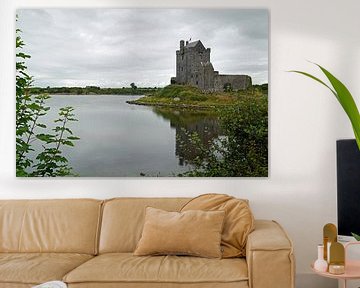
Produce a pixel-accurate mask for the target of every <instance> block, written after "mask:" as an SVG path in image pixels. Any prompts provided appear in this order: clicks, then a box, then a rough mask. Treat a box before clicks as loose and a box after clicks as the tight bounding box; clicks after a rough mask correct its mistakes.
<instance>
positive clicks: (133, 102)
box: [126, 100, 231, 110]
mask: <svg viewBox="0 0 360 288" xmlns="http://www.w3.org/2000/svg"><path fill="white" fill-rule="evenodd" d="M126 103H127V104H130V105H140V106H154V107H169V108H180V109H197V110H211V109H215V108H217V107H226V106H231V105H224V104H223V105H197V104H184V103H179V104H177V103H161V102H153V103H149V102H141V101H137V100H128V101H126Z"/></svg>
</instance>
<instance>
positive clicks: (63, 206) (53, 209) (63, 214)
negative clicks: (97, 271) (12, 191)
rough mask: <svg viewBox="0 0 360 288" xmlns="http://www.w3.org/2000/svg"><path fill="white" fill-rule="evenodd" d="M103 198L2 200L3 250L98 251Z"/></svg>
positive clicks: (0, 236) (0, 204)
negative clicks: (100, 199) (101, 199)
mask: <svg viewBox="0 0 360 288" xmlns="http://www.w3.org/2000/svg"><path fill="white" fill-rule="evenodd" d="M101 205H102V201H98V200H92V199H64V200H0V227H1V229H0V239H1V241H0V253H1V252H3V253H6V252H15V253H16V252H27V253H40V252H49V253H51V252H58V253H83V254H95V253H96V251H97V237H98V229H99V222H100V215H101Z"/></svg>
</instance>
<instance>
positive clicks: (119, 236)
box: [99, 198, 189, 253]
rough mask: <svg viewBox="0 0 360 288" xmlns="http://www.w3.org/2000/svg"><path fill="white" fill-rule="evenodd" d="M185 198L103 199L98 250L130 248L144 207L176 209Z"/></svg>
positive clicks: (140, 222) (177, 209) (130, 249)
mask: <svg viewBox="0 0 360 288" xmlns="http://www.w3.org/2000/svg"><path fill="white" fill-rule="evenodd" d="M188 201H189V198H115V199H111V200H107V201H105V203H104V209H103V216H102V224H101V234H100V244H99V253H117V252H134V250H135V247H136V244H137V243H138V242H139V239H140V237H141V232H142V228H143V225H144V216H145V208H146V207H147V206H151V207H154V208H158V209H163V210H167V211H179V210H180V208H181V207H182V206H183V205H184V204H185V203H186V202H188Z"/></svg>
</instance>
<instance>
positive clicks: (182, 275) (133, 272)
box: [64, 253, 248, 287]
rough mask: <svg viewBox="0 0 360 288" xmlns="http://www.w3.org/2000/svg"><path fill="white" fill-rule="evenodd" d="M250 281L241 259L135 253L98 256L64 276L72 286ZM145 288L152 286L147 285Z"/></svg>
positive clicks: (244, 262)
mask: <svg viewBox="0 0 360 288" xmlns="http://www.w3.org/2000/svg"><path fill="white" fill-rule="evenodd" d="M247 279H248V271H247V264H246V261H245V260H244V259H241V258H234V259H207V258H199V257H189V256H142V257H139V256H133V255H132V254H131V253H110V254H103V255H100V256H97V257H95V258H93V259H91V260H90V261H88V262H86V263H84V264H83V265H81V266H79V267H77V268H76V269H74V270H73V271H71V272H70V273H69V274H67V275H66V276H65V277H64V281H65V282H67V283H70V284H73V283H88V284H90V283H99V282H108V283H116V282H121V283H144V284H147V283H157V284H159V285H158V286H157V287H163V286H160V285H161V283H189V284H190V283H194V284H195V283H233V282H242V281H245V282H246V283H247ZM124 285H125V284H124ZM121 287H123V286H121ZM124 287H125V286H124ZM136 287H137V286H136ZM144 287H149V286H146V285H145V286H144ZM166 287H168V286H166ZM195 287H196V286H195ZM206 287H210V286H206Z"/></svg>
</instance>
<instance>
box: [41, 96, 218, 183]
mask: <svg viewBox="0 0 360 288" xmlns="http://www.w3.org/2000/svg"><path fill="white" fill-rule="evenodd" d="M139 97H141V96H124V95H53V96H52V98H51V99H50V100H49V101H48V103H47V104H48V106H50V107H51V110H50V112H49V114H48V115H47V116H46V118H44V119H43V120H42V122H43V123H45V124H47V125H48V127H53V126H54V124H53V123H52V121H53V120H54V119H55V117H56V113H57V111H58V109H59V108H60V107H64V106H72V107H74V108H75V111H74V112H75V114H76V118H77V119H78V120H79V121H78V122H73V123H71V125H70V128H71V129H72V131H73V133H74V135H76V136H78V137H80V138H81V139H80V140H78V141H74V142H75V147H64V149H63V152H64V155H65V156H66V158H67V159H68V160H69V164H70V166H71V167H72V168H73V170H74V172H75V173H77V174H78V175H79V176H92V177H119V176H176V175H178V174H179V173H183V172H185V171H188V170H189V169H191V168H192V167H191V165H190V164H189V160H191V159H193V158H194V157H196V154H195V153H193V151H192V149H191V143H188V141H187V136H186V135H187V133H188V132H197V133H198V134H199V136H200V139H201V141H202V142H203V143H205V144H206V143H208V142H209V141H211V140H212V139H215V138H216V137H218V135H219V127H218V121H217V116H216V115H215V114H213V113H209V112H194V111H193V112H189V111H187V112H186V111H184V110H176V109H159V108H155V107H149V106H139V105H130V104H127V103H126V101H127V100H135V99H137V98H139ZM181 143H183V144H184V145H180V144H181Z"/></svg>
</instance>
